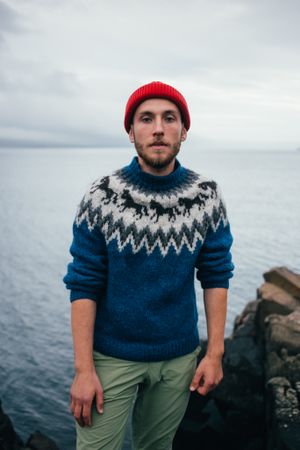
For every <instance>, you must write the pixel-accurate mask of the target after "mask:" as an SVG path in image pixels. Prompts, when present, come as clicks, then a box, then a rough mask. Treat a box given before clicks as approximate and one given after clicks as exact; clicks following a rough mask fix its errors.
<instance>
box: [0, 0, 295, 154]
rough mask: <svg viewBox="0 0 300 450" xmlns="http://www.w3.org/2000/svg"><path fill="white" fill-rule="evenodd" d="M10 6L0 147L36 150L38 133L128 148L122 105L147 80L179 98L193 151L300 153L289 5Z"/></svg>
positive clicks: (239, 0) (289, 0) (214, 1)
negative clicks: (207, 147) (11, 144)
mask: <svg viewBox="0 0 300 450" xmlns="http://www.w3.org/2000/svg"><path fill="white" fill-rule="evenodd" d="M9 5H10V6H8V3H4V2H0V13H1V11H2V9H3V10H4V11H6V12H4V14H3V18H2V19H1V20H2V21H3V22H5V24H6V25H5V26H4V27H3V28H0V29H1V30H5V31H3V32H2V34H3V36H4V34H5V49H2V52H1V60H2V62H1V69H0V89H1V91H0V92H1V93H0V107H1V108H0V111H1V112H0V138H1V133H2V138H3V140H2V142H6V143H7V142H8V140H9V139H11V140H12V141H14V139H15V133H16V130H19V134H18V136H19V137H18V142H19V140H21V136H22V135H23V136H24V143H27V142H29V141H30V142H32V139H33V135H34V132H35V130H36V140H37V142H41V143H43V142H46V143H48V144H50V143H53V142H56V143H57V144H56V145H59V144H60V143H61V145H65V142H67V141H69V142H70V143H72V145H76V143H78V144H80V145H82V144H83V145H85V144H86V145H98V144H97V143H99V145H101V143H102V142H103V143H104V144H105V145H108V144H109V145H120V143H124V145H126V144H127V136H126V134H124V130H123V112H124V107H125V103H126V101H127V98H128V96H129V95H130V93H131V92H132V91H133V90H134V89H136V88H137V87H138V86H139V85H140V84H142V83H145V82H149V81H151V80H155V79H156V80H157V79H161V80H162V81H165V82H167V83H170V84H174V85H175V86H176V87H177V88H178V89H180V90H181V91H182V92H183V93H184V95H185V96H186V98H187V100H188V102H189V106H190V109H191V113H192V128H191V133H192V134H193V139H194V142H195V145H196V143H197V142H203V141H205V142H212V145H215V146H218V147H225V146H226V145H227V146H232V145H233V143H234V145H235V146H236V147H240V146H243V145H246V144H247V145H257V146H259V145H260V144H259V142H263V143H264V145H266V146H267V145H269V144H268V143H270V145H274V142H275V143H276V142H281V143H282V144H280V145H282V147H286V146H291V147H293V146H294V145H295V144H296V143H297V142H300V132H299V125H298V124H299V121H300V113H299V107H298V105H299V104H300V77H299V75H298V74H299V73H300V57H299V56H300V55H299V53H300V27H299V26H298V23H299V19H300V17H299V15H300V14H299V13H300V6H299V3H298V2H297V1H296V0H295V1H294V0H286V1H285V2H284V3H283V2H281V1H279V0H273V1H270V0H266V1H264V2H261V1H258V0H252V1H251V2H250V1H249V2H248V1H244V0H223V1H220V0H211V1H210V2H207V1H202V0H198V1H190V2H182V1H179V0H174V1H173V2H172V3H171V4H170V3H167V2H161V1H158V0H153V1H152V2H151V3H148V2H141V1H137V0H128V1H126V2H123V1H120V0H119V1H118V0H111V1H108V0H103V1H101V2H98V1H96V0H86V1H85V2H82V1H80V0H74V1H72V2H70V1H67V0H61V1H56V0H55V1H54V0H53V1H50V0H44V1H43V2H40V1H37V0H27V1H24V2H19V1H17V0H11V1H10V3H9ZM1 8H2V9H1ZM0 16H1V17H2V14H0ZM21 31H22V32H21ZM1 130H2V131H1ZM9 130H11V134H10V133H9ZM26 130H27V132H26ZM27 139H28V141H27ZM84 143H85V144H84ZM0 145H1V142H0ZM298 145H299V144H297V146H298Z"/></svg>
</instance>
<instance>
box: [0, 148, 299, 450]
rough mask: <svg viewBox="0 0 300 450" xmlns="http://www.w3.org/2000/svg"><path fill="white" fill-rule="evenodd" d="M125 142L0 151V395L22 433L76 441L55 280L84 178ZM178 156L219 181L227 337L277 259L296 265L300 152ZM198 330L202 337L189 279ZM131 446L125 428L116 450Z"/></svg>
mask: <svg viewBox="0 0 300 450" xmlns="http://www.w3.org/2000/svg"><path fill="white" fill-rule="evenodd" d="M133 156H134V151H133V149H131V148H99V149H95V148H93V149H90V148H80V149H78V148H77V149H57V148H56V149H49V148H46V149H45V148H43V149H28V148H27V149H25V148H22V149H0V208H1V221H0V230H1V232H0V286H1V290H0V398H1V400H2V406H3V408H4V410H5V412H6V413H7V414H8V415H9V416H10V418H11V420H12V422H13V424H14V427H15V429H16V431H17V432H18V434H19V435H20V436H21V438H22V439H23V440H24V441H26V440H27V439H28V437H29V435H30V434H31V433H32V432H33V431H35V430H39V431H41V432H42V433H45V434H46V435H48V436H49V437H51V438H52V439H54V440H55V441H56V443H57V445H58V447H59V448H60V450H73V449H75V427H74V422H73V418H72V416H71V414H70V411H69V389H70V385H71V382H72V377H73V375H74V369H73V350H72V340H71V333H70V303H69V295H68V291H67V290H66V289H65V286H64V284H63V282H62V278H63V276H64V274H65V273H66V266H67V264H68V262H69V261H70V254H69V247H70V244H71V239H72V234H71V230H72V222H73V219H74V216H75V212H76V209H77V206H78V204H79V202H80V200H81V198H82V196H83V194H84V192H85V191H86V189H87V188H88V187H89V185H90V184H91V182H93V181H94V180H95V179H97V178H98V177H100V176H102V175H106V174H109V173H111V172H112V171H114V170H115V169H117V168H120V167H122V166H124V165H126V164H128V163H129V162H130V161H131V159H132V157H133ZM179 156H180V157H179V160H180V162H181V163H182V164H183V165H185V166H187V167H189V168H191V169H193V170H195V171H196V172H198V173H201V174H204V175H206V176H209V177H212V178H213V179H215V180H216V181H217V182H218V183H219V185H220V186H221V189H222V192H223V195H224V198H225V201H226V206H227V211H228V216H229V219H230V223H231V229H232V233H233V235H234V244H233V248H232V253H233V260H234V264H235V276H234V278H233V279H232V280H231V283H230V290H229V303H228V314H227V323H226V336H230V334H231V332H232V327H233V323H234V319H235V317H236V316H237V315H238V314H240V313H241V311H242V310H243V308H244V306H245V305H246V303H247V302H249V301H250V300H254V299H255V298H256V289H257V288H258V287H259V286H260V284H261V283H262V282H263V273H264V272H266V271H268V270H269V269H271V268H272V267H275V266H287V267H288V268H290V269H292V270H294V271H296V272H299V271H300V175H299V174H300V170H299V169H300V152H299V151H288V150H287V151H228V150H226V151H225V150H224V151H208V150H206V151H201V150H199V149H198V148H192V147H190V148H188V149H182V150H181V152H180V154H179ZM196 293H197V304H198V310H199V333H200V336H201V338H203V339H204V338H205V337H206V323H205V314H204V309H203V300H202V292H201V289H200V287H199V285H198V284H197V283H196ZM125 449H126V450H128V449H130V429H129V431H128V432H127V435H126V440H125V443H124V450H125Z"/></svg>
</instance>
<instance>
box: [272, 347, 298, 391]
mask: <svg viewBox="0 0 300 450" xmlns="http://www.w3.org/2000/svg"><path fill="white" fill-rule="evenodd" d="M265 374H266V380H267V381H268V380H269V379H270V378H274V377H284V378H287V379H288V380H290V382H291V383H293V384H294V385H295V386H296V385H297V382H299V378H300V354H298V355H296V356H289V355H288V353H287V351H286V349H281V351H280V355H278V354H277V353H276V352H271V353H268V354H267V355H266V363H265Z"/></svg>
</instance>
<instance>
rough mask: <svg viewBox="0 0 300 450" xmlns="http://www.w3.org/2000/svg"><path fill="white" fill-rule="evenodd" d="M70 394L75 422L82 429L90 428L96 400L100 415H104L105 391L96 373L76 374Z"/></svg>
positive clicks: (93, 371)
mask: <svg viewBox="0 0 300 450" xmlns="http://www.w3.org/2000/svg"><path fill="white" fill-rule="evenodd" d="M70 394H71V403H70V408H71V411H72V414H73V416H74V417H75V420H76V421H77V423H78V424H79V425H80V426H81V427H84V426H88V427H90V426H91V425H92V417H91V416H92V414H91V409H92V403H93V400H94V399H95V402H96V408H97V411H98V413H99V414H102V413H103V389H102V386H101V383H100V380H99V378H98V375H97V373H96V371H95V370H92V371H86V372H76V374H75V377H74V380H73V383H72V386H71V391H70Z"/></svg>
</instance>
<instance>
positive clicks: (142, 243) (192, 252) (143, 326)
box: [64, 157, 233, 362]
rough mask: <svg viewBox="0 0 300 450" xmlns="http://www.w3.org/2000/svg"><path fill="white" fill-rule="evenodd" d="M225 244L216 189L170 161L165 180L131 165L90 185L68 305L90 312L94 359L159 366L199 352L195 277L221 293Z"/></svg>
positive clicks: (228, 265)
mask: <svg viewBox="0 0 300 450" xmlns="http://www.w3.org/2000/svg"><path fill="white" fill-rule="evenodd" d="M231 244H232V235H231V232H230V225H229V222H228V218H227V215H226V209H225V205H224V201H223V199H222V196H221V193H220V189H219V187H218V185H217V184H216V183H215V181H212V180H210V179H208V178H205V177H204V176H202V175H198V174H197V173H195V172H193V171H192V170H189V169H187V168H184V167H183V166H181V165H180V163H179V161H178V160H176V164H175V169H174V171H173V172H172V173H171V174H169V175H167V176H154V175H151V174H149V173H146V172H143V171H142V170H141V168H140V166H139V164H138V159H137V157H135V158H134V159H133V160H132V162H131V163H130V164H129V165H128V166H126V167H124V168H122V169H120V170H117V171H116V172H114V173H113V174H111V175H109V176H105V177H103V178H100V179H98V180H96V181H95V182H94V183H93V184H92V186H91V187H90V189H89V190H88V191H87V193H86V194H85V196H84V197H83V199H82V201H81V203H80V205H79V207H78V210H77V214H76V217H75V221H74V224H73V242H72V245H71V248H70V252H71V254H72V256H73V261H72V262H71V263H70V264H69V265H68V270H67V274H66V275H65V277H64V282H65V284H66V287H67V288H68V289H70V291H71V292H70V300H71V301H76V300H77V299H84V298H88V299H91V300H94V301H96V302H97V308H96V311H97V312H96V320H95V329H94V349H95V350H97V351H99V352H102V353H104V354H106V355H110V356H114V357H117V358H121V359H127V360H132V361H148V362H150V361H162V360H167V359H171V358H174V357H178V356H182V355H185V354H187V353H189V352H192V351H193V350H194V349H195V348H196V346H197V345H198V344H199V335H198V328H197V319H198V314H197V307H196V296H195V286H194V285H195V273H196V277H197V279H198V280H199V281H200V283H201V286H202V288H203V289H206V288H215V287H222V288H228V284H229V282H228V280H229V278H231V277H232V273H233V264H232V261H231V253H230V247H231Z"/></svg>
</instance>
